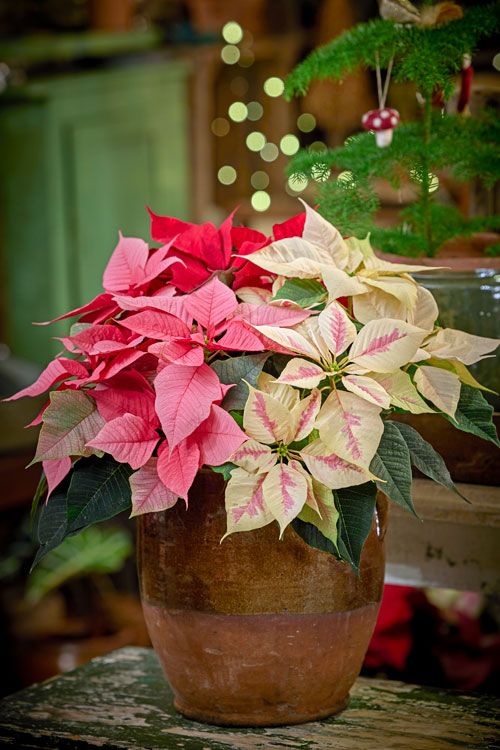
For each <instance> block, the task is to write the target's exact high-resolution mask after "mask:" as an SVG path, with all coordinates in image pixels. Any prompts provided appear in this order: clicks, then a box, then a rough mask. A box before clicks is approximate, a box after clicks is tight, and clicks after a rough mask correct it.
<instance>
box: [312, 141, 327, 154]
mask: <svg viewBox="0 0 500 750" xmlns="http://www.w3.org/2000/svg"><path fill="white" fill-rule="evenodd" d="M326 149H327V145H326V143H323V141H313V142H312V143H311V145H310V146H309V151H316V152H317V153H318V154H320V153H321V152H322V151H326Z"/></svg>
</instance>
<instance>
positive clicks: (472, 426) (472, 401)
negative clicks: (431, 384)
mask: <svg viewBox="0 0 500 750" xmlns="http://www.w3.org/2000/svg"><path fill="white" fill-rule="evenodd" d="M443 417H445V418H446V419H447V420H448V422H451V424H452V425H453V426H454V427H456V428H457V429H459V430H462V431H463V432H470V433H471V434H472V435H477V437H480V438H482V439H483V440H488V441H489V442H490V443H493V444H494V445H498V446H499V447H500V442H499V441H498V436H497V431H496V428H495V425H494V423H493V407H492V406H490V405H489V403H488V402H487V401H486V399H485V398H484V396H483V394H482V393H481V392H480V391H478V390H476V389H475V388H471V387H470V386H468V385H465V384H463V385H462V390H461V391H460V400H459V402H458V406H457V410H456V412H455V418H453V417H450V416H449V415H448V414H443Z"/></svg>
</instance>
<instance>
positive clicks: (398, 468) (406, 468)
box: [370, 421, 417, 516]
mask: <svg viewBox="0 0 500 750" xmlns="http://www.w3.org/2000/svg"><path fill="white" fill-rule="evenodd" d="M370 471H371V472H372V474H375V476H376V477H377V478H378V480H382V481H377V482H376V484H377V487H378V488H379V490H380V491H381V492H383V493H384V494H386V495H387V497H388V498H389V499H390V500H392V501H393V502H395V503H397V504H398V505H401V507H403V508H405V509H406V510H409V511H411V512H412V513H413V514H414V515H415V516H416V515H417V514H416V512H415V508H414V507H413V500H412V499H411V482H412V473H411V460H410V451H409V449H408V446H407V445H406V441H405V440H404V438H403V436H402V435H401V433H400V432H399V430H398V428H397V427H396V426H395V424H394V422H389V421H387V422H385V424H384V433H383V435H382V439H381V441H380V445H379V447H378V448H377V452H376V454H375V456H374V457H373V460H372V462H371V464H370Z"/></svg>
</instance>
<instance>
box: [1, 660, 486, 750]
mask: <svg viewBox="0 0 500 750" xmlns="http://www.w3.org/2000/svg"><path fill="white" fill-rule="evenodd" d="M499 709H500V700H498V699H496V698H493V697H489V696H477V695H462V694H457V693H454V692H451V691H443V690H438V689H433V688H421V687H416V686H413V685H405V684H403V683H399V682H389V681H386V680H370V679H364V678H360V679H359V680H358V681H357V682H356V685H355V687H354V688H353V691H352V698H351V702H350V704H349V706H348V708H347V709H346V710H345V711H344V712H343V713H342V714H340V715H339V716H337V717H333V718H331V719H328V720H326V721H321V722H311V723H309V724H302V725H298V726H287V727H276V728H272V729H255V728H248V729H241V728H227V727H226V728H222V727H215V726H209V725H204V724H200V723H198V722H194V721H189V720H188V719H184V718H183V717H182V716H180V715H179V714H178V713H176V711H175V710H174V708H173V706H172V693H171V690H170V688H169V687H168V685H167V683H166V682H165V679H164V677H163V674H162V671H161V668H160V666H159V664H158V661H157V659H156V656H155V655H154V653H153V652H152V651H151V650H149V649H137V648H127V649H121V650H120V651H116V652H114V653H112V654H109V655H108V656H105V657H102V658H100V659H95V660H94V661H92V662H90V663H89V664H87V665H85V666H84V667H81V668H80V669H77V670H76V671H74V672H71V673H68V674H66V675H63V676H62V677H59V678H57V679H52V680H49V681H48V682H45V683H43V684H41V685H35V686H33V687H30V688H27V689H26V690H23V691H21V692H20V693H17V694H15V695H12V696H9V697H8V698H6V699H4V700H3V701H2V703H1V704H0V747H6V748H9V747H12V748H16V750H17V748H51V749H52V750H53V749H54V748H57V750H83V748H102V750H111V749H112V748H124V749H125V750H146V748H147V750H163V749H164V748H167V749H170V748H172V749H181V748H184V750H284V748H290V749H291V750H374V748H381V749H382V748H383V750H402V749H404V748H408V750H457V749H458V750H463V749H464V748H466V750H494V748H498V747H499V745H498V744H497V741H498V738H499V737H500V718H499V717H500V710H499Z"/></svg>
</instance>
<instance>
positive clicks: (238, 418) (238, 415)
mask: <svg viewBox="0 0 500 750" xmlns="http://www.w3.org/2000/svg"><path fill="white" fill-rule="evenodd" d="M229 413H230V415H231V416H232V418H233V419H234V421H235V422H236V424H237V425H238V427H241V429H243V414H242V413H241V412H239V411H233V410H231V411H230V412H229Z"/></svg>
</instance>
